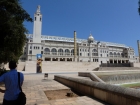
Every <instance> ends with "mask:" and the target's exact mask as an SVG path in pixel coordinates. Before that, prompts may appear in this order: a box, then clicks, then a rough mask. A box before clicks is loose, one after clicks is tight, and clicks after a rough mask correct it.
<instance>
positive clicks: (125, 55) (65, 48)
mask: <svg viewBox="0 0 140 105" xmlns="http://www.w3.org/2000/svg"><path fill="white" fill-rule="evenodd" d="M41 29H42V14H41V12H40V6H38V8H37V11H36V13H35V14H34V26H33V35H32V34H28V35H27V38H28V39H29V40H28V42H27V43H26V45H25V47H24V54H23V55H22V56H21V57H20V60H29V61H32V60H36V55H37V54H42V57H43V60H44V61H65V62H67V61H71V62H73V61H77V62H99V63H128V62H136V61H137V60H136V57H135V52H134V49H133V48H131V47H128V46H126V45H124V44H117V43H111V42H103V41H100V42H99V41H96V40H94V38H93V36H92V35H91V34H90V36H89V39H90V38H91V39H92V40H93V41H92V42H91V43H88V40H86V39H76V36H75V38H68V37H58V36H48V35H41ZM75 34H76V32H75ZM74 40H75V43H74ZM74 49H76V50H74ZM74 54H75V55H74Z"/></svg>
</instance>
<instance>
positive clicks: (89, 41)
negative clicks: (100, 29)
mask: <svg viewBox="0 0 140 105" xmlns="http://www.w3.org/2000/svg"><path fill="white" fill-rule="evenodd" d="M93 41H94V38H93V36H92V35H91V34H90V36H89V37H88V43H91V42H93Z"/></svg>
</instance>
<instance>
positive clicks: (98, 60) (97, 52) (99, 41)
mask: <svg viewBox="0 0 140 105" xmlns="http://www.w3.org/2000/svg"><path fill="white" fill-rule="evenodd" d="M99 43H100V41H98V42H97V56H98V62H99V51H98V45H99Z"/></svg>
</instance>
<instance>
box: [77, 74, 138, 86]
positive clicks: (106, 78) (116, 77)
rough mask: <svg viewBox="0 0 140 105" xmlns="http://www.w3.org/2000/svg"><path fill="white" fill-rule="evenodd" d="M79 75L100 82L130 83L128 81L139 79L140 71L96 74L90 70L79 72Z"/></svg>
mask: <svg viewBox="0 0 140 105" xmlns="http://www.w3.org/2000/svg"><path fill="white" fill-rule="evenodd" d="M78 75H79V76H83V77H89V78H90V79H91V80H93V81H96V82H102V83H109V84H121V83H130V82H139V81H140V72H139V73H131V74H127V72H125V74H112V75H109V74H108V75H100V76H97V75H95V74H94V73H90V72H79V73H78Z"/></svg>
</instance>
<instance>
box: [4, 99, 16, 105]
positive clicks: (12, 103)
mask: <svg viewBox="0 0 140 105" xmlns="http://www.w3.org/2000/svg"><path fill="white" fill-rule="evenodd" d="M3 105H17V104H16V100H11V101H8V100H5V99H3Z"/></svg>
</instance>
